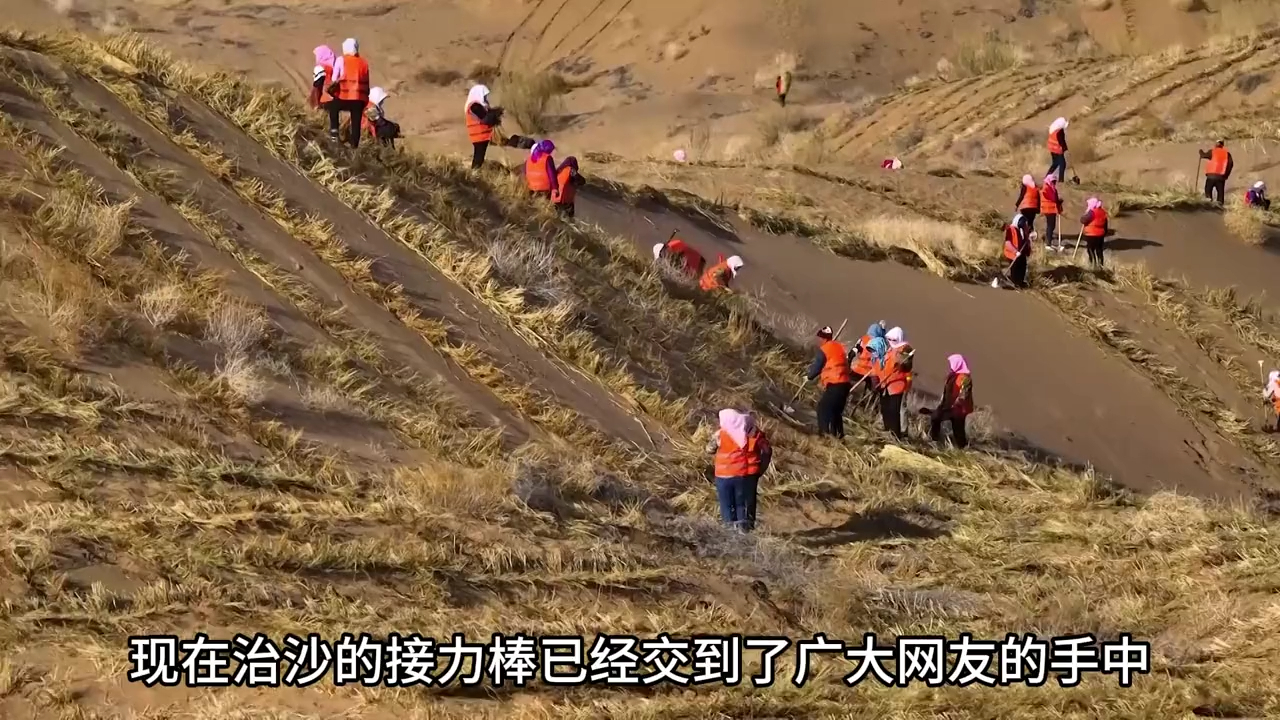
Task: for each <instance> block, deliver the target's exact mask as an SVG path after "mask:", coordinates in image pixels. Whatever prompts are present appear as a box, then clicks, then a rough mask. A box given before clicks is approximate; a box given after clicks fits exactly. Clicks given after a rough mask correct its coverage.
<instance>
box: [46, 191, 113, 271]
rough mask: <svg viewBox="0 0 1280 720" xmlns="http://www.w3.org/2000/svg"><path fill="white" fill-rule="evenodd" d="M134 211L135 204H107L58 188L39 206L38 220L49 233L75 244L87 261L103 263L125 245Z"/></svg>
mask: <svg viewBox="0 0 1280 720" xmlns="http://www.w3.org/2000/svg"><path fill="white" fill-rule="evenodd" d="M132 209H133V202H132V201H130V202H125V203H119V204H107V203H104V202H99V201H97V200H92V199H89V198H87V197H86V196H85V195H83V194H81V193H78V192H72V191H69V190H64V189H62V188H57V189H54V190H53V192H52V193H51V194H50V195H49V199H48V200H47V201H46V202H44V203H42V204H41V205H40V209H39V210H38V211H37V213H36V217H37V218H38V219H39V220H40V222H41V224H42V225H43V226H44V227H45V228H46V229H48V231H49V232H53V233H56V234H58V235H62V236H64V237H65V238H67V239H68V241H69V242H74V243H75V244H76V246H77V247H76V250H77V252H78V253H79V254H80V255H82V256H83V257H84V258H85V259H87V260H90V261H92V262H101V261H102V260H105V259H106V258H107V257H108V256H110V255H111V253H113V252H115V251H116V249H117V248H119V247H120V244H121V243H122V242H124V234H125V228H126V227H127V226H128V223H129V213H130V212H131V211H132Z"/></svg>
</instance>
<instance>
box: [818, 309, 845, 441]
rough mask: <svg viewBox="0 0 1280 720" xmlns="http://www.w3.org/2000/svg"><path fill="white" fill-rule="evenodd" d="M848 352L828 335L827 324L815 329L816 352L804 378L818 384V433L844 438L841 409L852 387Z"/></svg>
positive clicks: (830, 334) (829, 331)
mask: <svg viewBox="0 0 1280 720" xmlns="http://www.w3.org/2000/svg"><path fill="white" fill-rule="evenodd" d="M852 359H853V358H852V355H851V353H850V352H849V351H848V349H846V348H845V346H844V345H842V344H841V343H839V342H837V341H836V340H835V338H834V337H832V331H831V328H830V327H824V328H822V329H821V330H819V331H818V353H817V355H815V356H814V358H813V363H812V364H811V365H809V375H808V380H809V381H810V382H811V381H813V380H819V379H820V382H821V383H822V396H821V397H819V398H818V434H819V435H831V436H833V437H836V438H839V439H841V440H843V439H844V408H845V404H846V403H848V402H849V389H850V388H851V387H853V383H852V380H851V371H850V366H851V365H852V362H851V361H852Z"/></svg>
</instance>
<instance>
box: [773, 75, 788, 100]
mask: <svg viewBox="0 0 1280 720" xmlns="http://www.w3.org/2000/svg"><path fill="white" fill-rule="evenodd" d="M773 87H774V90H776V91H777V92H778V103H779V104H780V105H782V107H786V106H787V93H789V92H791V71H790V70H783V71H782V74H781V75H779V76H778V78H777V80H774V82H773Z"/></svg>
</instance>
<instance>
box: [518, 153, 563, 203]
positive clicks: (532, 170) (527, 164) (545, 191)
mask: <svg viewBox="0 0 1280 720" xmlns="http://www.w3.org/2000/svg"><path fill="white" fill-rule="evenodd" d="M555 149H556V144H555V143H553V142H551V141H550V140H539V141H538V142H537V143H535V144H534V146H533V149H532V150H530V151H529V158H528V159H527V160H525V161H524V183H525V186H526V187H528V188H529V192H530V193H532V194H534V195H541V196H543V197H545V198H548V199H550V198H551V194H552V193H553V192H555V191H556V190H558V189H559V187H560V179H559V177H557V173H558V172H559V170H560V169H559V168H557V167H556V159H555V157H553V156H552V155H551V153H553V152H555Z"/></svg>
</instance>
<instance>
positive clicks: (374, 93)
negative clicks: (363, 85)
mask: <svg viewBox="0 0 1280 720" xmlns="http://www.w3.org/2000/svg"><path fill="white" fill-rule="evenodd" d="M388 95H390V93H388V92H387V91H386V90H383V89H382V88H380V87H376V88H371V89H370V90H369V102H371V103H373V104H374V105H377V106H378V107H379V109H381V107H382V101H383V100H386V99H387V96H388Z"/></svg>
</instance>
